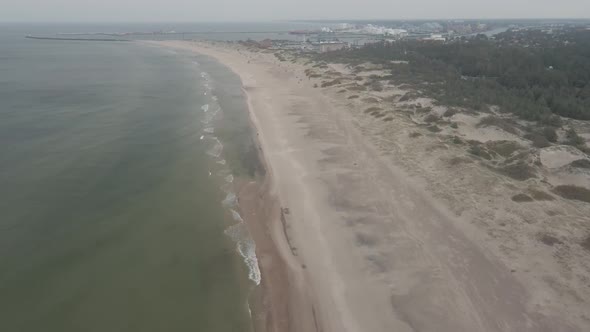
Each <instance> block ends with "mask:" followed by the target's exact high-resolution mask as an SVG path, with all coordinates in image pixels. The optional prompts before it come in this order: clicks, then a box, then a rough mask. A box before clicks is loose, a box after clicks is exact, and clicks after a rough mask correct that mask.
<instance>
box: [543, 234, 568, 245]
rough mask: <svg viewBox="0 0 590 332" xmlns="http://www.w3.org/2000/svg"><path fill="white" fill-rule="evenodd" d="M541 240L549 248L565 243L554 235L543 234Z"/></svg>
mask: <svg viewBox="0 0 590 332" xmlns="http://www.w3.org/2000/svg"><path fill="white" fill-rule="evenodd" d="M539 240H540V241H541V242H543V243H544V244H546V245H548V246H553V245H555V244H562V243H563V242H561V240H560V239H558V238H556V237H555V236H553V235H549V234H542V235H541V236H540V237H539Z"/></svg>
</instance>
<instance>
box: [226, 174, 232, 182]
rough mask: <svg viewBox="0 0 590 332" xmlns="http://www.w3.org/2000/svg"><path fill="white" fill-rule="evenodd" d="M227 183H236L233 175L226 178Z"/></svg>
mask: <svg viewBox="0 0 590 332" xmlns="http://www.w3.org/2000/svg"><path fill="white" fill-rule="evenodd" d="M225 182H228V183H232V182H234V176H233V175H232V174H230V175H228V176H226V177H225Z"/></svg>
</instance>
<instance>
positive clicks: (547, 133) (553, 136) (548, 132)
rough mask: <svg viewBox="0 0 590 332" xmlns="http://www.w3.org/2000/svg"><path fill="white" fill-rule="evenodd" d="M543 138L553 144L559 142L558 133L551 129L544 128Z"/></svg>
mask: <svg viewBox="0 0 590 332" xmlns="http://www.w3.org/2000/svg"><path fill="white" fill-rule="evenodd" d="M543 136H544V137H545V138H546V139H547V140H548V141H549V142H551V143H555V142H557V133H556V132H555V129H553V128H551V127H545V128H543Z"/></svg>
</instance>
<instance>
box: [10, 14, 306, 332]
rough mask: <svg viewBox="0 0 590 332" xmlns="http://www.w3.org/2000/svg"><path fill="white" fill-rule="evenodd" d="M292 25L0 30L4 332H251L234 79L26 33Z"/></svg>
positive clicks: (212, 69)
mask: <svg viewBox="0 0 590 332" xmlns="http://www.w3.org/2000/svg"><path fill="white" fill-rule="evenodd" d="M292 28H293V26H292V25H285V24H274V25H273V24H270V25H269V24H263V25H260V24H258V25H256V24H249V25H248V24H246V25H244V24H242V25H239V24H233V25H225V26H224V25H214V26H211V25H185V26H180V27H178V26H177V25H173V24H169V25H165V24H160V25H146V24H133V25H124V24H119V25H106V24H105V25H100V24H94V25H90V24H24V23H23V24H7V23H3V24H0V331H7V332H8V331H10V332H20V331H27V332H28V331H31V332H40V331H43V332H50V331H55V332H69V331H72V332H74V331H75V332H80V331H97V332H98V331H100V332H105V331H108V332H117V331H136V332H137V331H142V332H147V331H174V332H180V331H193V332H194V331H212V332H224V331H240V332H248V331H251V330H252V329H253V327H252V319H251V315H252V313H251V311H250V307H249V304H248V299H249V296H250V295H251V293H252V290H253V288H254V287H256V286H257V285H258V284H259V283H260V281H261V275H260V270H259V269H258V263H257V258H256V255H255V245H254V243H253V242H252V240H251V239H250V237H249V234H248V232H247V230H246V228H245V227H244V224H243V221H242V219H241V216H240V215H239V212H238V208H237V199H236V195H235V192H234V184H233V181H234V180H235V179H236V178H242V177H252V176H254V174H255V173H256V172H258V171H260V166H259V163H258V159H257V154H256V147H255V145H254V142H253V139H252V130H251V128H250V124H249V120H248V111H247V106H246V102H245V98H244V94H243V92H242V90H241V83H240V81H239V78H238V77H237V76H236V75H235V74H234V73H232V72H231V71H229V70H228V69H227V68H225V67H223V66H221V65H220V64H219V63H217V62H215V61H214V60H213V59H211V58H207V57H204V56H199V55H195V54H190V53H186V52H180V51H175V50H171V49H165V48H160V47H155V46H152V45H149V44H146V43H142V42H98V41H93V42H84V41H58V40H33V39H26V38H24V37H25V36H26V35H29V34H30V35H43V36H61V34H62V33H66V34H70V33H96V32H109V33H113V32H117V33H118V32H131V31H172V30H173V29H177V30H179V31H201V33H200V34H199V36H200V37H199V38H211V39H223V40H237V39H247V38H253V39H262V38H267V37H269V36H274V35H273V34H276V31H282V30H288V29H292ZM295 28H299V26H295ZM208 31H217V32H216V33H212V34H210V35H207V33H206V32H208ZM219 31H227V32H229V33H219ZM234 31H252V32H255V33H254V34H252V35H250V36H249V35H247V34H243V33H239V34H234V33H232V32H234ZM264 31H269V33H264ZM273 31H274V32H273ZM183 37H184V36H183ZM193 37H194V36H193ZM138 38H139V39H164V38H171V39H179V38H178V35H173V36H169V37H168V36H157V37H155V36H152V38H150V37H149V36H143V37H138Z"/></svg>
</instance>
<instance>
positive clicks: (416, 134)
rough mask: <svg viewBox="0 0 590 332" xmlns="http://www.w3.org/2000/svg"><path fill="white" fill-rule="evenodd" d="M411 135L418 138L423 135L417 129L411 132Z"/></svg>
mask: <svg viewBox="0 0 590 332" xmlns="http://www.w3.org/2000/svg"><path fill="white" fill-rule="evenodd" d="M409 135H410V137H411V138H416V137H420V136H422V134H420V133H419V132H416V131H413V132H411V133H410V134H409Z"/></svg>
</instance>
